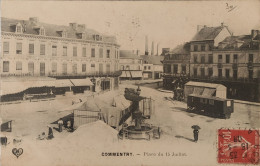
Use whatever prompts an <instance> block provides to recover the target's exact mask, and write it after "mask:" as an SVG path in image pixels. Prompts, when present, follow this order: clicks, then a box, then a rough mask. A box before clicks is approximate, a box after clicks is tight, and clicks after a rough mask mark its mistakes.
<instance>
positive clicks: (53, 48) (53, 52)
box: [52, 45, 57, 56]
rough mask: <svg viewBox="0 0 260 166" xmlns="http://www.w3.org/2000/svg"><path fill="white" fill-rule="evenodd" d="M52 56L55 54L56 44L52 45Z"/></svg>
mask: <svg viewBox="0 0 260 166" xmlns="http://www.w3.org/2000/svg"><path fill="white" fill-rule="evenodd" d="M52 56H57V46H55V45H54V46H52Z"/></svg>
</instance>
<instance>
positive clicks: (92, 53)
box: [91, 48, 95, 58]
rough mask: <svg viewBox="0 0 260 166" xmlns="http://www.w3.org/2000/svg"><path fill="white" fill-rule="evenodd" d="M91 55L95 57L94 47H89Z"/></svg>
mask: <svg viewBox="0 0 260 166" xmlns="http://www.w3.org/2000/svg"><path fill="white" fill-rule="evenodd" d="M91 57H92V58H95V48H91Z"/></svg>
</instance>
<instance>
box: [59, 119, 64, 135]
mask: <svg viewBox="0 0 260 166" xmlns="http://www.w3.org/2000/svg"><path fill="white" fill-rule="evenodd" d="M58 125H59V132H62V126H63V121H62V118H60V120H59V121H58Z"/></svg>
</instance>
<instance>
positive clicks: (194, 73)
mask: <svg viewBox="0 0 260 166" xmlns="http://www.w3.org/2000/svg"><path fill="white" fill-rule="evenodd" d="M193 75H194V77H197V75H198V69H197V68H194V71H193Z"/></svg>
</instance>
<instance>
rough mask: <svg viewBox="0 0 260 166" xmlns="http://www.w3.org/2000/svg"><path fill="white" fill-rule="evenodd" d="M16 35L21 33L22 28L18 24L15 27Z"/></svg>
mask: <svg viewBox="0 0 260 166" xmlns="http://www.w3.org/2000/svg"><path fill="white" fill-rule="evenodd" d="M16 33H23V27H22V25H21V24H20V23H18V24H17V25H16Z"/></svg>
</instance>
